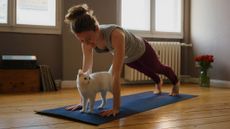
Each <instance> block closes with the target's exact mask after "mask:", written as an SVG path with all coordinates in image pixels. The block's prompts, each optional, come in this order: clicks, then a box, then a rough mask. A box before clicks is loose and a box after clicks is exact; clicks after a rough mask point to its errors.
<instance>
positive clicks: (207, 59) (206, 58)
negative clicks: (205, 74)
mask: <svg viewBox="0 0 230 129" xmlns="http://www.w3.org/2000/svg"><path fill="white" fill-rule="evenodd" d="M195 61H197V62H198V64H199V65H200V68H201V69H202V70H207V69H208V68H210V67H211V63H212V62H214V57H213V55H200V56H196V57H195Z"/></svg>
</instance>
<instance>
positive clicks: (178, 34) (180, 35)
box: [117, 0, 185, 39]
mask: <svg viewBox="0 0 230 129" xmlns="http://www.w3.org/2000/svg"><path fill="white" fill-rule="evenodd" d="M121 3H122V0H117V24H118V25H120V26H121V13H122V11H121ZM150 4H151V7H150V8H151V9H150V10H151V12H150V14H151V16H150V26H151V28H150V31H139V30H129V31H131V32H133V33H134V34H136V35H138V36H141V37H146V38H166V39H167V38H169V39H183V37H184V11H185V9H184V6H185V5H184V4H185V2H184V0H181V32H159V31H155V8H154V7H155V0H150Z"/></svg>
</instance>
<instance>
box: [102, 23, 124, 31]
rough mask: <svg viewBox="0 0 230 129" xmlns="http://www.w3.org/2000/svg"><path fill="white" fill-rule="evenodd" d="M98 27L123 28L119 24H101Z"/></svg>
mask: <svg viewBox="0 0 230 129" xmlns="http://www.w3.org/2000/svg"><path fill="white" fill-rule="evenodd" d="M99 27H100V29H112V30H113V29H116V28H120V29H123V28H122V27H121V26H119V25H116V24H101V25H100V26H99Z"/></svg>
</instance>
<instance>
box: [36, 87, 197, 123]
mask: <svg viewBox="0 0 230 129" xmlns="http://www.w3.org/2000/svg"><path fill="white" fill-rule="evenodd" d="M193 97H196V95H188V94H180V95H179V96H169V95H168V93H162V94H161V95H156V94H154V93H153V92H151V91H149V92H143V93H137V94H132V95H127V96H122V97H121V108H120V113H119V114H118V115H116V116H115V117H113V116H110V117H101V116H99V112H101V111H102V110H99V109H97V106H99V105H100V103H101V101H96V103H95V109H94V113H81V112H80V111H79V110H77V111H67V110H65V107H66V106H65V107H59V108H54V109H48V110H42V111H36V113H38V114H44V115H48V116H53V117H60V118H65V119H70V120H74V121H78V122H84V123H88V124H93V125H100V124H104V123H106V122H109V121H112V120H116V119H119V118H122V117H126V116H130V115H133V114H136V113H140V112H144V111H147V110H151V109H154V108H157V107H161V106H164V105H168V104H172V103H175V102H179V101H182V100H186V99H190V98H193ZM111 107H112V99H108V100H107V104H106V106H105V108H104V109H111Z"/></svg>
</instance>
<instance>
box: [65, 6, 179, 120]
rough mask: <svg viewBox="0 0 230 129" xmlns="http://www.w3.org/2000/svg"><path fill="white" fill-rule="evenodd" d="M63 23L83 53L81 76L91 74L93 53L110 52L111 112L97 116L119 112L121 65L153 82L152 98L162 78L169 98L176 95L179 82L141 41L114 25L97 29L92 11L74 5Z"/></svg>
mask: <svg viewBox="0 0 230 129" xmlns="http://www.w3.org/2000/svg"><path fill="white" fill-rule="evenodd" d="M65 22H66V23H67V24H69V25H70V28H71V31H72V33H73V34H74V35H75V37H76V38H77V39H78V40H79V41H80V42H81V47H82V52H83V65H82V70H83V72H92V66H93V50H95V51H96V52H99V53H103V52H110V53H112V55H113V59H112V67H111V68H112V87H113V88H112V94H113V108H112V109H109V110H104V111H102V112H101V113H100V115H101V116H111V115H113V116H115V115H116V114H118V113H119V109H120V75H121V71H122V66H123V64H126V65H128V66H130V67H131V68H134V69H136V70H138V71H140V72H142V73H144V74H145V75H147V76H149V77H150V78H151V79H152V80H154V82H155V83H156V84H155V89H156V92H155V93H156V94H160V93H161V86H162V85H163V82H162V80H161V79H160V77H159V76H158V74H163V75H165V76H166V77H168V78H169V80H170V81H171V82H172V84H173V86H172V90H171V92H170V94H169V95H171V96H176V95H178V94H179V81H178V78H177V76H176V75H175V73H174V72H173V70H172V69H171V68H170V67H168V66H166V65H163V64H162V63H161V62H160V61H159V59H158V57H157V55H156V53H155V51H154V49H153V48H152V47H151V46H150V45H149V43H148V42H147V41H146V40H144V39H143V38H141V37H137V36H135V35H134V34H132V33H131V32H129V31H127V30H125V29H123V28H122V27H120V26H118V25H114V24H107V25H99V23H98V21H97V19H96V17H95V16H94V15H93V11H92V10H90V9H89V8H88V6H87V5H86V4H82V5H76V6H73V7H71V8H70V9H69V10H68V13H67V14H66V16H65ZM81 107H82V105H81V104H76V105H72V106H69V107H67V108H66V109H67V110H71V111H73V110H78V109H81Z"/></svg>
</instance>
